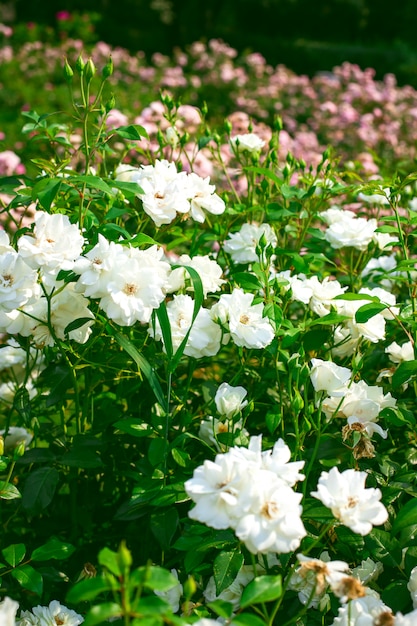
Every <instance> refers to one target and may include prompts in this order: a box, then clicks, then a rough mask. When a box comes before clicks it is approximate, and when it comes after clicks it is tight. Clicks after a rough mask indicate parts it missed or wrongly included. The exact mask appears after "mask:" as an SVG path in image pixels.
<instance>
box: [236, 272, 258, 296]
mask: <svg viewBox="0 0 417 626" xmlns="http://www.w3.org/2000/svg"><path fill="white" fill-rule="evenodd" d="M233 280H234V282H235V283H236V284H237V285H239V287H242V289H245V290H246V289H247V290H248V291H256V292H257V291H259V289H261V288H262V285H261V283H260V282H259V280H258V278H257V277H256V276H254V275H253V274H249V273H248V272H236V274H233Z"/></svg>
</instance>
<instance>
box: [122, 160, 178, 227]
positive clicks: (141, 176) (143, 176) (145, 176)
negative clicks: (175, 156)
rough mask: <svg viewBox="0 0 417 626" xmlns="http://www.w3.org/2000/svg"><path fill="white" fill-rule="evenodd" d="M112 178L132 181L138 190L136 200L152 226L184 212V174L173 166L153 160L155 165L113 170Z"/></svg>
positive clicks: (167, 221) (167, 222)
mask: <svg viewBox="0 0 417 626" xmlns="http://www.w3.org/2000/svg"><path fill="white" fill-rule="evenodd" d="M116 179H118V180H128V181H129V182H136V183H137V184H138V186H139V187H140V191H138V194H137V195H138V197H139V198H140V199H141V200H142V203H143V209H144V211H145V213H147V214H148V215H149V217H151V219H152V220H153V221H154V222H155V224H156V226H158V227H160V226H162V225H163V224H170V223H171V222H172V221H173V220H174V219H175V217H176V215H177V212H178V213H188V212H189V211H190V203H189V201H188V198H187V191H186V185H187V182H186V181H187V174H186V172H177V168H176V167H175V164H174V163H170V162H169V161H166V160H162V161H159V160H157V161H155V165H141V167H140V168H139V169H137V168H129V166H127V167H126V166H124V167H123V168H122V169H121V168H120V167H119V168H118V169H117V170H116Z"/></svg>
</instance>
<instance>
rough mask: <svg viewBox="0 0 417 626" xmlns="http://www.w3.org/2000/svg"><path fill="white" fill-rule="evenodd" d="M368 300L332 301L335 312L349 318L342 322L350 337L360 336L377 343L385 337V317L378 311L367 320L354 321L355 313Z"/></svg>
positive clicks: (367, 302)
mask: <svg viewBox="0 0 417 626" xmlns="http://www.w3.org/2000/svg"><path fill="white" fill-rule="evenodd" d="M369 302H370V301H369V300H335V301H334V302H333V304H334V306H335V307H336V310H337V312H338V313H339V314H340V315H345V316H346V317H347V318H350V319H348V320H346V322H344V326H345V327H346V328H348V329H349V331H350V334H351V336H352V339H356V338H358V337H362V338H363V339H367V340H368V341H370V342H371V343H378V341H381V340H383V339H385V318H384V316H383V315H381V314H380V313H377V315H374V316H373V317H371V318H370V319H369V320H368V321H367V322H356V321H355V314H356V311H357V310H358V309H360V308H361V307H362V306H364V305H365V304H369Z"/></svg>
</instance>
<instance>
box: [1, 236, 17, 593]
mask: <svg viewBox="0 0 417 626" xmlns="http://www.w3.org/2000/svg"><path fill="white" fill-rule="evenodd" d="M12 251H14V248H12V246H11V245H10V239H9V235H8V234H7V233H6V231H5V230H0V254H4V253H5V252H12ZM12 602H13V600H12Z"/></svg>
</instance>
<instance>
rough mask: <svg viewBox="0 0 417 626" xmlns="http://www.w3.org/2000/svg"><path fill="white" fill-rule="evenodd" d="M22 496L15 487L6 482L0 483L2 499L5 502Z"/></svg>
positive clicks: (0, 496)
mask: <svg viewBox="0 0 417 626" xmlns="http://www.w3.org/2000/svg"><path fill="white" fill-rule="evenodd" d="M21 497H22V494H21V493H20V491H19V490H18V489H16V487H15V486H14V485H11V484H10V483H6V482H5V481H4V480H1V481H0V498H2V499H3V500H14V498H21Z"/></svg>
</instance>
